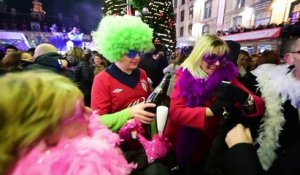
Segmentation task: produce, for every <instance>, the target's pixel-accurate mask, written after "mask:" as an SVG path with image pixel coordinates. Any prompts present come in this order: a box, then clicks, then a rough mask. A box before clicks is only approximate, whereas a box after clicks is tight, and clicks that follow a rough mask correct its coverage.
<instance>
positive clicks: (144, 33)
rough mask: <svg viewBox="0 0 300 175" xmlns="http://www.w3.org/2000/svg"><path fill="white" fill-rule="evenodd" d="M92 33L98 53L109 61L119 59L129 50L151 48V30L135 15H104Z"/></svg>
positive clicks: (143, 50) (145, 50) (141, 50)
mask: <svg viewBox="0 0 300 175" xmlns="http://www.w3.org/2000/svg"><path fill="white" fill-rule="evenodd" d="M92 35H93V38H94V41H95V43H96V45H97V46H98V48H99V51H100V53H101V54H103V56H104V57H106V58H107V59H108V60H109V61H111V62H116V61H120V60H121V59H122V57H123V56H124V55H125V54H127V53H128V52H129V50H134V51H138V52H147V51H149V50H151V49H152V48H153V44H152V38H153V30H152V29H151V28H150V27H149V26H148V25H147V24H145V23H144V22H143V21H142V20H141V19H140V18H139V17H135V16H106V17H104V18H103V19H102V20H101V22H100V24H99V26H98V29H97V31H95V32H93V34H92Z"/></svg>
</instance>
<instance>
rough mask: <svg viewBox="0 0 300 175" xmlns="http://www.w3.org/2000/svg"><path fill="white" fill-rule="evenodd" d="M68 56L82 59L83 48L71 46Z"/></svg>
mask: <svg viewBox="0 0 300 175" xmlns="http://www.w3.org/2000/svg"><path fill="white" fill-rule="evenodd" d="M68 56H73V57H75V58H79V60H83V49H81V48H80V47H73V48H72V49H71V51H70V53H69V55H68Z"/></svg>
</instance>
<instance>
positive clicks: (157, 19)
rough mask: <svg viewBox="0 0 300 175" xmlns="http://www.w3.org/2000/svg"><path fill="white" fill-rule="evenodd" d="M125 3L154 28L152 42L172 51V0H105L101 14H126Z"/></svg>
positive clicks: (173, 26) (173, 38)
mask: <svg viewBox="0 0 300 175" xmlns="http://www.w3.org/2000/svg"><path fill="white" fill-rule="evenodd" d="M127 4H129V5H130V8H131V11H132V13H131V14H135V15H136V16H141V18H142V20H143V21H144V22H145V23H147V24H148V25H149V26H150V27H151V28H153V29H154V34H153V35H154V41H153V42H154V43H155V44H157V45H159V43H160V44H161V45H162V46H165V49H166V51H167V52H168V53H170V52H172V51H174V49H175V45H176V33H175V19H174V18H175V16H174V10H173V4H172V0H105V1H104V3H103V9H102V11H103V15H104V16H106V15H125V14H128V10H127ZM134 12H136V13H134ZM129 13H130V12H129Z"/></svg>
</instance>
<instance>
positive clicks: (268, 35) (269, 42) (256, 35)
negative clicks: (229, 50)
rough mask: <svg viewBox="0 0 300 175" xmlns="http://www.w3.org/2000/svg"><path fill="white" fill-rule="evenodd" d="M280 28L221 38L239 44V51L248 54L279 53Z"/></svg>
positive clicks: (280, 42)
mask: <svg viewBox="0 0 300 175" xmlns="http://www.w3.org/2000/svg"><path fill="white" fill-rule="evenodd" d="M281 30H282V29H281V27H276V28H270V29H263V30H256V31H251V32H243V33H237V34H232V35H226V36H222V37H221V38H222V39H223V40H233V41H236V42H239V43H240V44H241V47H242V48H241V49H243V50H246V51H248V52H249V53H250V54H253V53H261V52H263V51H264V50H276V51H278V52H279V51H280V48H281V44H282V38H281V37H280V36H281Z"/></svg>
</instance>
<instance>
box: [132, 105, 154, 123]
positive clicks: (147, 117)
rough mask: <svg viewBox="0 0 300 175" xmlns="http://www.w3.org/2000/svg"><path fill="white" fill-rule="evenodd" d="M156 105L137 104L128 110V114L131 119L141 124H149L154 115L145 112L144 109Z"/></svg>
mask: <svg viewBox="0 0 300 175" xmlns="http://www.w3.org/2000/svg"><path fill="white" fill-rule="evenodd" d="M155 106H156V105H155V104H154V103H144V102H143V103H139V104H136V105H134V106H132V107H130V108H129V111H130V114H131V116H132V117H133V118H136V119H138V120H139V121H140V122H141V123H144V124H150V123H151V122H152V121H153V120H154V118H155V114H154V113H151V112H148V111H146V110H145V109H146V108H154V107H155Z"/></svg>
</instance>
